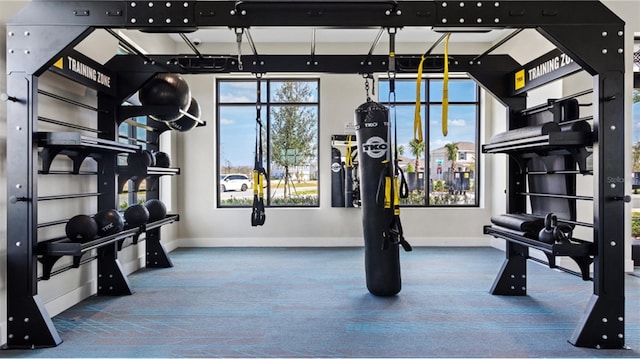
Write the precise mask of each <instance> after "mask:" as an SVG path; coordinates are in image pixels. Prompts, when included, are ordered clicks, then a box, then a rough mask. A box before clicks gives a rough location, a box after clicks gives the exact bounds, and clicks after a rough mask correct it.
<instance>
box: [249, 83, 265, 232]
mask: <svg viewBox="0 0 640 359" xmlns="http://www.w3.org/2000/svg"><path fill="white" fill-rule="evenodd" d="M261 78H262V74H259V73H256V88H257V89H256V95H257V99H256V130H257V133H256V151H255V158H254V159H255V161H254V164H253V206H252V210H251V226H253V227H256V226H261V225H263V224H264V222H265V220H266V215H265V211H264V183H265V180H266V175H267V171H266V170H265V169H264V167H263V165H262V119H261V118H260V112H261V109H262V102H261V86H262V85H261V81H260V79H261Z"/></svg>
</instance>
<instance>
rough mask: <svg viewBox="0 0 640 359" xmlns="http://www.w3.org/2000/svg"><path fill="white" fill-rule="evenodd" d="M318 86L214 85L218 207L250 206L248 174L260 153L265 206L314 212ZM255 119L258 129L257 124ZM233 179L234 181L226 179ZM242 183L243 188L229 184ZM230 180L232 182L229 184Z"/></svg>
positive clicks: (278, 82)
mask: <svg viewBox="0 0 640 359" xmlns="http://www.w3.org/2000/svg"><path fill="white" fill-rule="evenodd" d="M318 87H319V80H317V79H304V80H293V79H291V80H290V79H287V80H280V79H262V80H261V90H260V94H261V97H260V105H259V106H257V83H256V80H245V79H243V80H239V79H224V80H218V81H217V84H216V97H217V98H216V111H217V116H216V118H217V136H218V137H217V143H218V151H217V163H218V166H217V171H218V176H216V177H215V178H218V182H219V183H215V185H216V186H217V187H218V206H219V207H243V206H251V204H252V203H253V196H254V193H253V168H254V164H255V162H256V153H258V154H259V153H260V151H259V149H260V146H259V143H258V142H259V136H258V133H259V131H261V133H262V154H263V156H262V160H263V161H262V163H263V166H264V168H265V170H266V172H267V174H268V175H267V180H266V184H265V188H264V193H265V204H266V205H267V206H318V205H319V203H318V118H319V113H318V111H319V102H318V93H319V91H318ZM258 118H259V120H260V122H261V123H262V126H260V125H259V123H258V121H257V120H258ZM230 175H234V176H230ZM239 177H245V178H246V180H248V181H249V183H248V186H246V188H245V186H242V184H240V187H238V186H235V184H234V183H231V182H232V181H240V180H238V179H237V178H239ZM234 178H235V179H234Z"/></svg>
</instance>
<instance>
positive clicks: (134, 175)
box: [117, 166, 180, 193]
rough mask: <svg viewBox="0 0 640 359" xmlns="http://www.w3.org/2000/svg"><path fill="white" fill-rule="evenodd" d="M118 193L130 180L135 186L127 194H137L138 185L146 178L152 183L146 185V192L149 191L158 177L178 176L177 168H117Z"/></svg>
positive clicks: (121, 191) (178, 170)
mask: <svg viewBox="0 0 640 359" xmlns="http://www.w3.org/2000/svg"><path fill="white" fill-rule="evenodd" d="M117 172H118V191H119V192H120V193H123V191H124V185H125V183H127V181H128V180H132V181H133V182H134V184H135V186H134V190H131V189H130V190H129V192H137V191H138V189H139V188H140V184H141V183H142V181H144V180H145V179H147V178H150V179H152V182H153V183H151V184H150V183H147V190H150V189H151V188H153V186H154V185H155V182H156V181H157V180H158V178H160V176H175V175H179V174H180V169H179V168H165V167H146V168H131V167H127V166H118V169H117Z"/></svg>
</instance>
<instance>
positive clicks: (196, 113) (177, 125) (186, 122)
mask: <svg viewBox="0 0 640 359" xmlns="http://www.w3.org/2000/svg"><path fill="white" fill-rule="evenodd" d="M187 113H188V114H189V115H191V116H193V117H195V118H197V119H198V120H199V119H200V104H199V103H198V101H196V99H195V98H193V97H192V98H191V105H189V109H188V110H187ZM197 125H198V121H196V120H194V119H192V118H191V117H189V116H187V115H183V116H182V117H180V118H179V119H177V120H175V121H173V122H167V126H168V127H169V128H170V129H172V130H176V131H180V132H187V131H189V130H191V129H193V128H194V127H196V126H197Z"/></svg>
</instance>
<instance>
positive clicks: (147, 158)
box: [127, 150, 155, 168]
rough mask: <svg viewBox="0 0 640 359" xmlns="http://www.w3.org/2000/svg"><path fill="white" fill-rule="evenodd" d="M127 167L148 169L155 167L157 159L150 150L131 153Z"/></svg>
mask: <svg viewBox="0 0 640 359" xmlns="http://www.w3.org/2000/svg"><path fill="white" fill-rule="evenodd" d="M127 165H128V166H129V167H132V168H143V167H144V168H146V167H153V166H155V157H154V156H153V153H151V151H149V150H144V151H142V152H136V153H130V154H129V155H128V156H127Z"/></svg>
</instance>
